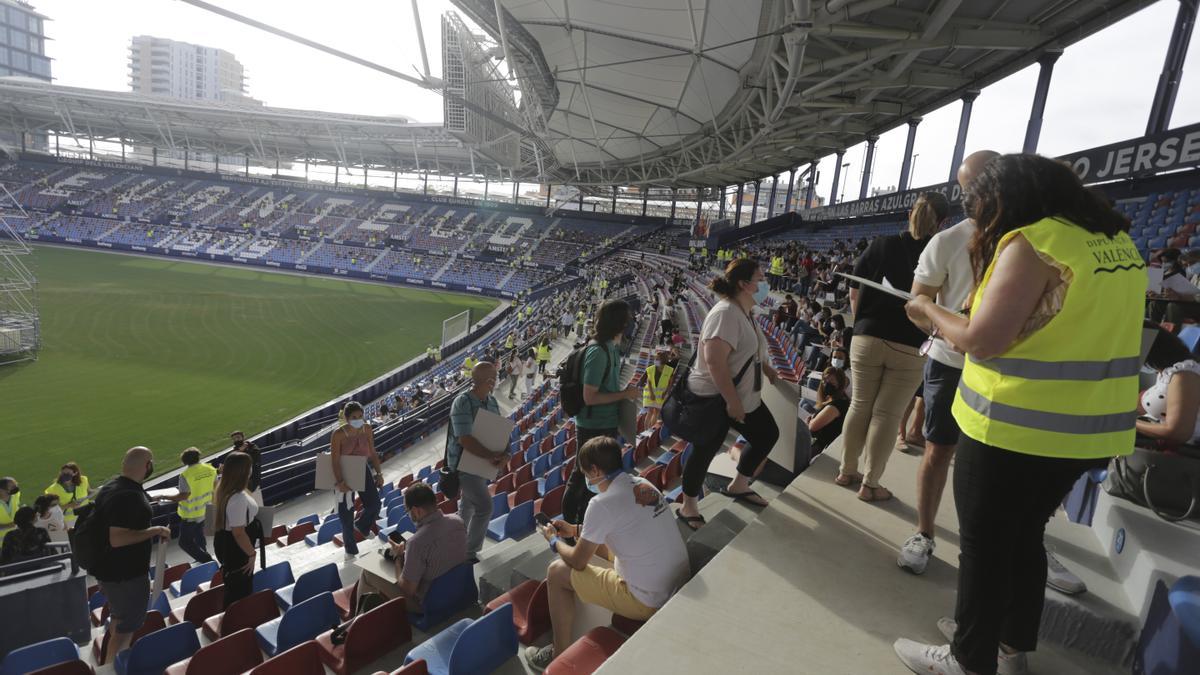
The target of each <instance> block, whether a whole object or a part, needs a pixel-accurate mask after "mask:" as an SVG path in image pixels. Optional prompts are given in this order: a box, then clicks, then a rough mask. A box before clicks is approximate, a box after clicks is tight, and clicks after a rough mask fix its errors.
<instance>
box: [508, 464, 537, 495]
mask: <svg viewBox="0 0 1200 675" xmlns="http://www.w3.org/2000/svg"><path fill="white" fill-rule="evenodd" d="M531 480H533V462H528V463H526V464H522V465H521V467H520V468H519V469H517V471H516V473H514V474H513V485H524V484H526V483H528V482H529V481H531ZM505 492H512V490H505Z"/></svg>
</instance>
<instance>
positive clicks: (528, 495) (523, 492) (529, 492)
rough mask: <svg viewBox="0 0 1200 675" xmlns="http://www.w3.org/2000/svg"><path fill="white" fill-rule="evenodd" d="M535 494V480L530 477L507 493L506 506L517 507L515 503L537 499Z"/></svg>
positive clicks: (536, 488) (536, 486)
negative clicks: (513, 490) (514, 490)
mask: <svg viewBox="0 0 1200 675" xmlns="http://www.w3.org/2000/svg"><path fill="white" fill-rule="evenodd" d="M537 496H538V485H537V481H536V480H533V479H532V478H530V479H529V480H528V481H527V482H525V483H522V484H521V487H519V488H517V490H516V492H511V493H509V495H508V508H510V509H514V508H516V507H517V504H524V503H525V502H527V501H530V500H533V499H537Z"/></svg>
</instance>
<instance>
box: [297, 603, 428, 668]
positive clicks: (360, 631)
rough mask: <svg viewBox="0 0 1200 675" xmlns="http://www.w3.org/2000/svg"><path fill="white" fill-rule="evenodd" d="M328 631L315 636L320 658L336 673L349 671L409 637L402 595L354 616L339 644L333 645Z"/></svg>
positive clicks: (376, 657)
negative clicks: (343, 640) (343, 639)
mask: <svg viewBox="0 0 1200 675" xmlns="http://www.w3.org/2000/svg"><path fill="white" fill-rule="evenodd" d="M332 634H333V631H328V632H325V633H322V634H321V635H319V636H317V645H318V646H319V647H320V649H321V660H322V661H324V662H325V665H327V666H329V667H330V668H331V669H332V670H333V672H335V673H337V674H338V675H347V674H348V673H353V672H355V671H357V670H359V669H361V668H362V667H363V666H365V665H367V664H368V663H370V662H372V661H374V660H376V659H378V658H380V657H382V656H384V655H385V654H387V653H388V652H390V651H392V650H393V649H396V648H397V647H399V646H401V645H403V644H405V643H407V642H409V641H411V640H412V628H411V627H410V626H409V625H408V612H407V611H406V610H405V602H404V598H396V599H394V600H389V601H387V602H385V603H383V604H382V605H380V606H378V607H376V608H375V609H372V610H371V611H369V612H367V613H366V614H363V615H360V616H358V617H356V618H355V619H354V621H353V622H352V623H351V624H350V628H349V630H347V631H346V641H345V642H343V643H342V644H340V645H334V644H333V642H332V640H331V635H332Z"/></svg>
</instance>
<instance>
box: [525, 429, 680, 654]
mask: <svg viewBox="0 0 1200 675" xmlns="http://www.w3.org/2000/svg"><path fill="white" fill-rule="evenodd" d="M575 466H576V469H577V470H579V471H581V473H582V474H583V476H584V480H585V485H586V489H587V490H588V494H591V495H594V498H593V499H592V500H591V502H589V503H588V507H587V514H586V516H585V517H584V520H583V524H582V526H579V525H575V524H572V523H568V522H567V521H565V520H556V521H554V522H553V523H551V524H550V525H547V526H545V527H543V528H540V530H541V534H542V536H543V537H545V538H546V540H547V541H548V542H549V543H550V549H551V550H552V551H554V552H555V553H556V554H557V557H556V558H555V559H554V561H553V562H551V563H550V566H549V568H548V569H547V571H546V584H547V587H548V596H549V598H548V599H549V605H550V624H551V626H552V628H553V632H554V641H553V643H552V644H550V645H547V646H545V647H528V648H526V650H525V658H526V661H527V662H528V663H529V665H530V667H531V668H533V670H535V671H537V672H541V671H543V670H545V669H546V668H547V667H548V666H549V665H550V662H551V661H553V660H554V658H555V656H557V655H559V654H562V653H563V651H564V650H566V649H567V647H569V646H570V644H571V642H572V640H573V637H572V628H573V624H574V621H575V600H576V598H578V599H579V600H580V601H582V602H584V603H587V604H590V605H597V606H600V607H603V608H604V609H605V610H606V611H608V612H614V613H616V614H619V615H621V616H624V617H628V618H630V619H635V620H640V621H645V620H647V619H649V618H650V617H651V616H653V615H654V614H655V612H657V611H658V608H660V607H662V606H663V605H664V604H666V602H667V600H669V599H670V597H671V596H672V595H673V594H674V593H675V591H676V590H678V589H679V587H681V586H682V585H683V584H684V583H685V582H686V581H687V579H688V576H689V575H690V574H691V568H690V566H689V564H688V555H687V548H686V546H685V545H684V543H683V538H682V537H680V536H679V528H678V527H676V526H675V523H674V522H672V520H671V510H670V508H669V507H668V506H667V503H666V501H665V500H664V499H663V496H662V493H661V492H659V491H658V490H657V489H656V488H655V487H654V486H653V485H650V484H649V483H648V482H646V481H644V480H642V479H641V478H637V477H635V476H631V475H630V474H628V473H625V472H624V471H623V470H622V469H621V445H620V444H619V443H618V442H617V440H616V439H614V438H611V437H607V436H602V437H598V438H593V439H591V440H589V441H588V442H587V443H585V444H583V445H582V446H580V448H579V453H578V455H577V456H576V464H575ZM642 493H645V494H648V495H649V496H650V497H651V499H648V500H646V499H641V498H640V495H641V494H642ZM567 539H575V540H577V543H576V544H574V545H572V544H570V543H568V542H567ZM592 556H599V557H600V558H605V559H608V560H611V561H612V563H613V564H612V567H601V566H599V565H593V564H591V561H592ZM560 665H561V664H560Z"/></svg>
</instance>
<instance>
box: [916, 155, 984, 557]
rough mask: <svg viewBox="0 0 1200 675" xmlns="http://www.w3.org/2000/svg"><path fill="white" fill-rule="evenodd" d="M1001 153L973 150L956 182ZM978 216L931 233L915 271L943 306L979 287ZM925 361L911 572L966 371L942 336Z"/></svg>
mask: <svg viewBox="0 0 1200 675" xmlns="http://www.w3.org/2000/svg"><path fill="white" fill-rule="evenodd" d="M999 156H1000V154H999V153H997V152H993V151H991V150H980V151H978V152H973V153H971V154H970V155H968V156H967V158H966V159H964V160H963V163H962V165H961V166H960V167H958V185H959V187H961V188H962V190H963V192H964V193H965V192H966V190H967V186H968V185H969V184H970V183H971V181H972V180H974V178H975V177H976V176H978V175H979V174H980V172H982V171H983V168H984V167H985V166H987V164H988V162H990V161H992V160H993V159H995V158H996V157H999ZM975 229H976V228H975V222H974V221H972V220H971V219H970V218H964V219H962V220H961V221H959V222H958V223H957V224H955V225H953V226H951V227H949V228H946V229H945V230H942V231H941V232H938V233H937V234H935V235H933V238H932V239H930V240H929V243H928V244H927V245H926V246H925V250H924V251H922V252H921V257H920V259H919V260H918V262H917V269H916V270H915V271H914V272H913V285H912V293H913V294H914V295H918V294H919V295H925V296H929V297H930V298H932V299H933V300H934V301H935V302H937V303H938V304H939V305H941V306H942V307H946V308H947V309H952V310H955V311H957V310H960V309H962V308H963V306H964V305H965V304H966V302H967V298H968V296H969V295H970V293H971V289H972V288H974V287H975V273H974V270H973V269H972V267H971V255H970V252H969V251H968V248H969V246H970V243H971V239H972V238H973V237H974V236H975ZM928 356H929V358H928V359H926V361H925V383H924V387H923V389H922V393H923V395H924V398H925V428H924V432H925V455H924V457H923V458H922V459H921V466H920V468H919V469H918V470H917V533H916V534H914V535H913V536H911V537H909V538H908V541H906V542H904V546H903V547H901V549H900V557H899V558H897V559H896V564H897V565H899V566H900V567H901V568H903V569H905V570H908V571H909V572H912V573H913V574H924V572H925V567H926V565H928V564H929V559H930V558H931V557H932V556H933V546H934V544H933V534H934V517H935V516H936V514H937V510H938V505H939V504H940V503H941V501H942V491H943V490H944V489H945V487H946V477H947V476H948V475H949V472H950V460H951V459H953V458H954V447H955V446H956V445H958V423H957V422H956V421H955V420H954V416H953V415H952V414H950V405H951V404H952V403H953V402H954V391H955V390H956V389H957V388H958V378H959V376H960V375H961V374H962V368H963V355H962V354H961V353H959V352H957V351H955V350H954V347H953V346H952V345H950V344H948V343H947V342H946V341H945V340H942V339H940V338H938V339H935V340H934V342H933V344H932V346H931V347H930V348H929V353H928Z"/></svg>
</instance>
